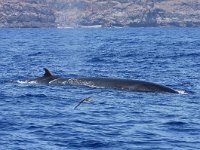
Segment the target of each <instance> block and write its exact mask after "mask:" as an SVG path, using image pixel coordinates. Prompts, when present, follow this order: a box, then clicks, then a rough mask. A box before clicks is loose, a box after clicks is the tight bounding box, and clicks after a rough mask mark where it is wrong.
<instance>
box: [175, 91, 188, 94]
mask: <svg viewBox="0 0 200 150" xmlns="http://www.w3.org/2000/svg"><path fill="white" fill-rule="evenodd" d="M176 91H177V92H178V93H179V94H188V93H187V92H186V91H184V90H176Z"/></svg>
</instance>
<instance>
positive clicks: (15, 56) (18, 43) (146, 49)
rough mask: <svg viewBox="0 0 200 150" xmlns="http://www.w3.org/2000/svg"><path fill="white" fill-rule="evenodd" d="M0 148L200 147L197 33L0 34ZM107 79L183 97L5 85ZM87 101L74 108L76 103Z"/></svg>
mask: <svg viewBox="0 0 200 150" xmlns="http://www.w3.org/2000/svg"><path fill="white" fill-rule="evenodd" d="M0 32H1V34H0V39H1V40H0V51H1V54H0V62H1V63H0V149H2V150H5V149H13V150H18V149H20V150H21V149H24V150H27V149H29V150H31V149H32V150H33V149H34V150H35V149H38V150H52V149H56V150H57V149H58V150H62V149H63V150H66V149H87V150H88V149H137V150H144V149H149V150H152V149H156V150H158V149H161V150H171V149H174V150H181V149H183V150H186V149H190V150H193V149H199V148H200V109H199V106H200V92H199V91H200V80H199V79H200V74H199V70H200V61H199V60H200V29H199V28H124V29H123V28H122V29H0ZM44 67H47V68H49V69H50V70H51V71H52V72H53V73H54V74H55V75H59V76H63V77H114V78H125V79H139V80H146V81H151V82H155V83H159V84H163V85H166V86H169V87H172V88H174V89H181V90H186V91H188V92H189V94H161V93H145V92H144V93H139V92H128V91H121V90H113V89H106V88H93V87H84V86H70V85H61V86H58V85H40V84H24V83H23V84H22V83H13V82H6V81H11V80H14V81H16V80H26V79H30V78H34V77H38V76H42V75H43V68H44ZM89 96H92V99H91V100H90V101H87V102H85V103H83V104H81V105H80V106H79V107H78V108H77V109H74V107H75V106H76V105H77V104H78V103H79V102H80V101H81V100H82V99H84V98H86V97H89Z"/></svg>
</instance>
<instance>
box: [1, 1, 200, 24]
mask: <svg viewBox="0 0 200 150" xmlns="http://www.w3.org/2000/svg"><path fill="white" fill-rule="evenodd" d="M0 26H1V27H54V26H56V27H88V26H100V27H140V26H143V27H148V26H181V27H185V26H187V27H188V26H189V27H197V26H198V27H199V26H200V1H199V0H22V1H18V0H0Z"/></svg>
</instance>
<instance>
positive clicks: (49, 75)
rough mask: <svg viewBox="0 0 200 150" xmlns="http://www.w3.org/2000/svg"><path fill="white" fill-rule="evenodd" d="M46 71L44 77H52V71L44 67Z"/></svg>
mask: <svg viewBox="0 0 200 150" xmlns="http://www.w3.org/2000/svg"><path fill="white" fill-rule="evenodd" d="M44 71H45V73H44V75H43V77H51V76H52V74H51V73H50V71H49V70H48V69H47V68H44Z"/></svg>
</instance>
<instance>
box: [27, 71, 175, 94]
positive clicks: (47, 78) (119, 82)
mask: <svg viewBox="0 0 200 150" xmlns="http://www.w3.org/2000/svg"><path fill="white" fill-rule="evenodd" d="M44 71H45V74H44V75H43V76H42V77H39V78H35V79H31V80H26V81H27V82H28V83H29V82H35V83H42V84H62V85H65V84H71V85H84V86H90V87H103V88H112V89H119V90H128V91H135V92H159V93H178V91H176V90H174V89H171V88H169V87H167V86H164V85H160V84H156V83H152V82H147V81H141V80H129V79H115V78H95V77H85V78H61V77H59V76H54V75H52V74H51V73H50V71H49V70H48V69H46V68H44Z"/></svg>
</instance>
